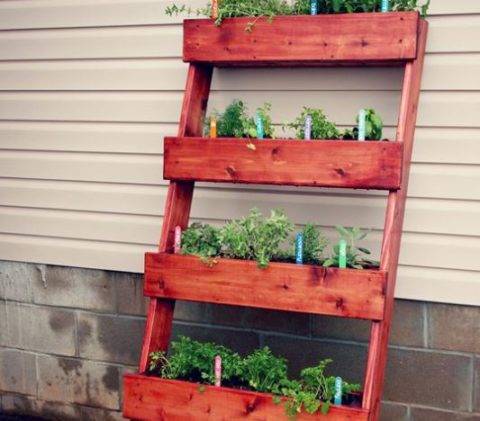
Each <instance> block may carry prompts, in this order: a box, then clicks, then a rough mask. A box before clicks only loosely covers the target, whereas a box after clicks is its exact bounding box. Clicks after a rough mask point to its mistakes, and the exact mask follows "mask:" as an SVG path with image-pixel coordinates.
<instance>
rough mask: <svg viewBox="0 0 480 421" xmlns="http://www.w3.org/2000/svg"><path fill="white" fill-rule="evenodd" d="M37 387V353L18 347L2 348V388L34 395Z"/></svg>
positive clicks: (0, 376)
mask: <svg viewBox="0 0 480 421" xmlns="http://www.w3.org/2000/svg"><path fill="white" fill-rule="evenodd" d="M36 387H37V378H36V369H35V355H34V354H30V353H27V352H23V351H20V350H17V349H8V348H2V349H0V390H1V391H6V392H16V393H22V394H25V395H34V394H35V393H36Z"/></svg>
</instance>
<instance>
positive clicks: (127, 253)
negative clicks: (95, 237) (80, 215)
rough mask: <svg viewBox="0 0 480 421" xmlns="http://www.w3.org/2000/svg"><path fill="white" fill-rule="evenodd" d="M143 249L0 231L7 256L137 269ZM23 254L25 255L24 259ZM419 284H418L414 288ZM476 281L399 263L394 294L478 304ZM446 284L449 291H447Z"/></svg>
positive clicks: (471, 275)
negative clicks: (438, 289)
mask: <svg viewBox="0 0 480 421" xmlns="http://www.w3.org/2000/svg"><path fill="white" fill-rule="evenodd" d="M145 251H155V248H154V247H150V246H141V245H130V244H122V243H111V242H95V241H81V240H72V239H61V238H45V237H34V236H20V235H10V234H0V254H1V255H2V257H3V258H5V259H8V260H17V261H26V260H27V261H30V262H36V263H48V264H58V265H68V266H78V267H88V268H96V269H108V270H111V269H113V270H119V271H126V272H139V273H141V272H143V253H144V252H145ZM25 256H29V257H28V259H25ZM437 279H438V280H439V281H438V282H437ZM448 279H449V281H447V280H448ZM419 285H421V286H422V287H421V288H418V286H419ZM479 285H480V282H479V280H478V274H476V273H474V272H469V271H457V270H448V271H447V270H444V269H429V268H417V267H400V268H399V279H398V288H397V292H396V297H397V298H410V299H416V300H425V301H438V297H441V298H444V297H445V299H446V300H448V301H449V302H455V301H454V300H458V302H459V303H461V304H470V305H480V296H479V295H478V294H477V293H476V291H478V288H479ZM437 288H440V291H439V292H440V294H437ZM449 288H450V289H452V290H453V291H450V293H449V294H448V289H449ZM413 291H415V292H414V294H413V296H412V293H413ZM450 300H452V301H450Z"/></svg>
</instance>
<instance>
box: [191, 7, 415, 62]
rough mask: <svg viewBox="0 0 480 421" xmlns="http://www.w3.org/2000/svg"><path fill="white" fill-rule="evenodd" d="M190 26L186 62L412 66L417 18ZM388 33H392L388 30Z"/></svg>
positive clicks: (302, 18)
mask: <svg viewBox="0 0 480 421" xmlns="http://www.w3.org/2000/svg"><path fill="white" fill-rule="evenodd" d="M251 21H252V19H250V18H231V19H225V20H224V21H223V22H222V24H221V25H220V26H215V24H214V22H213V21H212V20H211V19H189V20H185V21H184V26H183V28H184V44H183V59H184V61H186V62H205V63H212V64H215V65H229V66H230V65H241V64H249V65H275V66H281V65H289V66H294V65H299V66H303V65H308V64H315V65H325V64H335V65H338V64H341V63H354V64H356V65H361V64H368V63H379V62H399V61H400V62H401V61H406V60H412V59H414V58H415V57H416V53H417V28H418V21H419V15H418V13H416V12H401V13H368V14H366V13H365V14H364V13H359V14H342V15H318V16H279V17H275V18H274V19H273V21H271V22H270V21H269V20H268V19H265V18H261V19H258V20H256V21H255V26H254V28H253V30H252V31H251V32H246V31H245V28H246V26H247V24H248V23H249V22H251ZM386 29H388V30H386Z"/></svg>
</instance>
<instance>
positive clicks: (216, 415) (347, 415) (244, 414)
mask: <svg viewBox="0 0 480 421" xmlns="http://www.w3.org/2000/svg"><path fill="white" fill-rule="evenodd" d="M125 386H126V387H125V397H124V402H123V413H124V415H125V416H126V417H127V418H131V419H136V420H145V421H147V420H152V421H154V420H155V421H190V420H196V421H203V420H212V421H235V420H251V421H282V420H285V421H287V420H288V417H287V416H286V414H285V408H284V406H283V405H281V404H280V405H275V404H274V403H273V400H272V396H271V395H268V394H265V393H256V392H247V391H242V390H236V389H229V388H223V387H214V386H205V388H204V390H203V391H202V392H200V391H199V385H198V384H194V383H187V382H183V381H177V380H164V379H160V378H156V377H147V376H142V375H137V374H127V375H126V376H125ZM367 416H368V412H367V411H365V410H362V409H360V408H353V407H346V406H332V407H331V409H330V411H329V413H328V415H327V416H324V415H309V414H306V413H302V414H299V415H298V416H297V417H296V419H297V420H298V421H302V420H305V421H308V420H323V419H328V420H332V421H348V420H352V421H353V420H355V421H366V420H367Z"/></svg>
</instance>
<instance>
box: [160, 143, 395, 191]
mask: <svg viewBox="0 0 480 421" xmlns="http://www.w3.org/2000/svg"><path fill="white" fill-rule="evenodd" d="M247 143H248V144H250V143H251V144H253V145H254V148H252V147H247ZM401 161H402V147H401V145H400V144H399V143H397V142H356V141H326V140H325V141H298V140H260V141H259V140H252V141H251V142H250V141H247V140H239V139H205V138H173V137H167V138H166V139H165V152H164V178H165V179H169V180H197V181H215V182H234V183H258V184H281V185H295V186H321V187H349V188H365V189H396V188H398V187H399V186H400V182H401Z"/></svg>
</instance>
